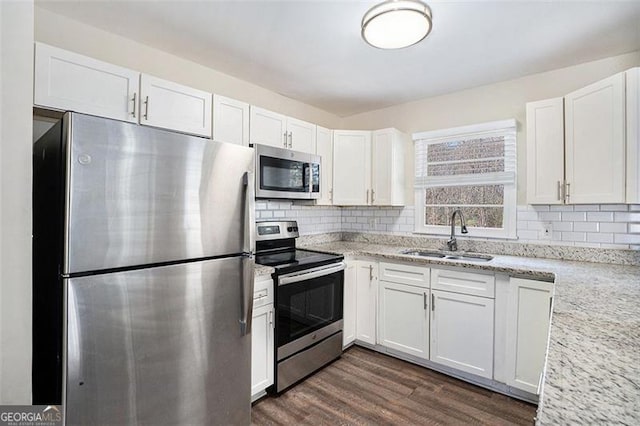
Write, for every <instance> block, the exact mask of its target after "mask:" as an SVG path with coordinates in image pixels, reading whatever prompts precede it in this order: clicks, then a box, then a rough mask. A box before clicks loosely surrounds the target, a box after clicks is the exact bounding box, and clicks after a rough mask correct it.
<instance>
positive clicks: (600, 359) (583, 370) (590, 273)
mask: <svg viewBox="0 0 640 426" xmlns="http://www.w3.org/2000/svg"><path fill="white" fill-rule="evenodd" d="M305 248H307V249H311V250H318V251H324V252H330V253H337V254H343V255H345V256H372V257H378V258H384V259H392V260H396V261H405V262H416V263H422V264H428V265H448V266H456V267H463V268H473V269H483V270H490V271H495V272H502V273H507V274H510V275H518V276H523V277H529V278H531V279H538V280H546V281H552V280H553V278H554V277H555V283H556V285H555V299H554V303H553V316H552V319H551V334H550V336H551V337H550V342H549V352H548V354H547V364H546V367H545V378H544V385H543V389H542V397H541V403H540V405H539V408H538V416H537V424H540V425H548V424H593V423H622V424H639V423H640V267H638V266H623V265H610V264H603V263H586V262H570V261H563V260H551V259H539V258H527V257H516V256H495V257H494V259H493V260H491V261H490V262H486V263H476V262H465V261H460V260H441V259H429V258H417V257H414V256H407V255H402V254H400V252H401V251H403V250H406V249H408V247H399V246H387V245H378V244H371V243H353V242H343V241H337V242H330V243H324V244H316V245H309V246H305Z"/></svg>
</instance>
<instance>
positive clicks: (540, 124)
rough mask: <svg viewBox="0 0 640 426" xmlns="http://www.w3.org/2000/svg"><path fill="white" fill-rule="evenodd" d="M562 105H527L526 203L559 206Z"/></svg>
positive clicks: (559, 100)
mask: <svg viewBox="0 0 640 426" xmlns="http://www.w3.org/2000/svg"><path fill="white" fill-rule="evenodd" d="M563 185H564V101H563V99H562V98H554V99H547V100H544V101H538V102H531V103H528V104H527V203H528V204H562V203H563V202H564V200H563V191H564V187H563Z"/></svg>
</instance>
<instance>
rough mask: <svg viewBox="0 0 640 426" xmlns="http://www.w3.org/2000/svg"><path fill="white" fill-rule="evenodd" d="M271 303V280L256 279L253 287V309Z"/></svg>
mask: <svg viewBox="0 0 640 426" xmlns="http://www.w3.org/2000/svg"><path fill="white" fill-rule="evenodd" d="M270 303H273V280H272V279H271V278H270V277H269V278H267V279H265V277H256V281H255V284H254V287H253V307H254V309H255V308H257V307H259V306H264V305H268V304H270Z"/></svg>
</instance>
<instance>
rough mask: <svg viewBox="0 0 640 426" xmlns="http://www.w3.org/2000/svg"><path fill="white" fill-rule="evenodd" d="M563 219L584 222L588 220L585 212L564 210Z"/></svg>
mask: <svg viewBox="0 0 640 426" xmlns="http://www.w3.org/2000/svg"><path fill="white" fill-rule="evenodd" d="M562 220H563V221H572V222H580V221H582V222H584V221H585V220H587V214H586V213H585V212H562Z"/></svg>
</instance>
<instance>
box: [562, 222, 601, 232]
mask: <svg viewBox="0 0 640 426" xmlns="http://www.w3.org/2000/svg"><path fill="white" fill-rule="evenodd" d="M567 223H571V222H567ZM573 230H574V231H576V232H598V222H575V223H574V224H573Z"/></svg>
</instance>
